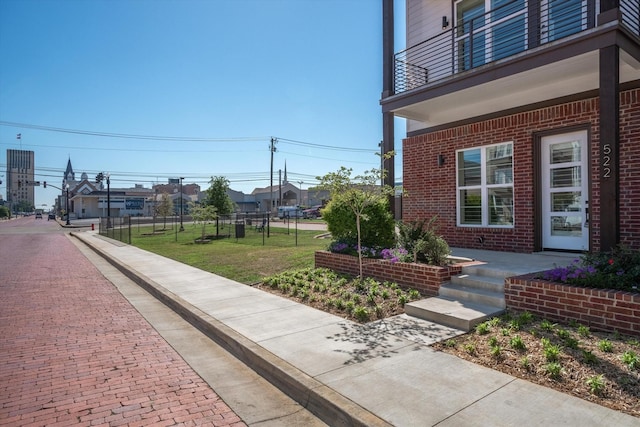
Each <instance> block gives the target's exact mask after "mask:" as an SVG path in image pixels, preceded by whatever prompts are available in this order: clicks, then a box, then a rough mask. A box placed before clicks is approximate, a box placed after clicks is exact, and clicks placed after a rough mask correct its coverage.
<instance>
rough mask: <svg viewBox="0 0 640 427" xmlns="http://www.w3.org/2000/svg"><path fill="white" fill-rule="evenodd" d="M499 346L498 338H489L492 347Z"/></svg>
mask: <svg viewBox="0 0 640 427" xmlns="http://www.w3.org/2000/svg"><path fill="white" fill-rule="evenodd" d="M497 345H498V338H496V337H491V338H489V346H490V347H495V346H497Z"/></svg>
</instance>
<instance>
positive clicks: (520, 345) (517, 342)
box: [509, 335, 527, 351]
mask: <svg viewBox="0 0 640 427" xmlns="http://www.w3.org/2000/svg"><path fill="white" fill-rule="evenodd" d="M509 344H510V345H511V347H513V348H514V349H516V350H519V351H525V350H526V349H527V345H526V344H525V343H524V340H523V339H522V337H521V336H520V335H516V336H515V337H512V338H511V340H510V341H509Z"/></svg>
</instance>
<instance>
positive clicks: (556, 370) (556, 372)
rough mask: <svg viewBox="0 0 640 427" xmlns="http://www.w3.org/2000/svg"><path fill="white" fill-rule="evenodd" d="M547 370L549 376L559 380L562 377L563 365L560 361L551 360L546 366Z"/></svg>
mask: <svg viewBox="0 0 640 427" xmlns="http://www.w3.org/2000/svg"><path fill="white" fill-rule="evenodd" d="M545 371H546V372H547V374H549V376H550V377H551V378H553V379H555V380H558V379H560V378H561V377H562V365H561V364H559V363H558V362H550V363H547V364H546V366H545Z"/></svg>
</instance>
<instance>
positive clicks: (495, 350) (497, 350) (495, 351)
mask: <svg viewBox="0 0 640 427" xmlns="http://www.w3.org/2000/svg"><path fill="white" fill-rule="evenodd" d="M491 356H493V357H495V358H496V359H499V358H500V357H501V356H502V347H500V346H499V345H495V346H492V347H491Z"/></svg>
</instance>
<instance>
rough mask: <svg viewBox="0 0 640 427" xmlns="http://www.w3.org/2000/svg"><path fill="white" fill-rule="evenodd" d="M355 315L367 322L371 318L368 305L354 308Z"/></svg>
mask: <svg viewBox="0 0 640 427" xmlns="http://www.w3.org/2000/svg"><path fill="white" fill-rule="evenodd" d="M353 315H354V316H355V318H356V319H358V320H359V321H360V322H366V321H368V320H369V310H367V308H366V307H363V306H361V305H359V306H357V307H356V308H355V309H354V310H353Z"/></svg>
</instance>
